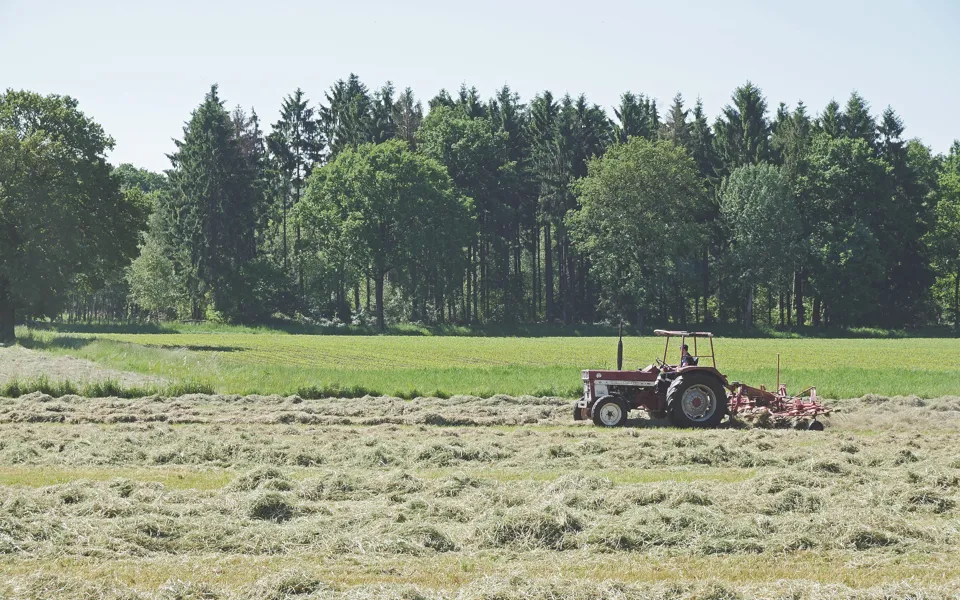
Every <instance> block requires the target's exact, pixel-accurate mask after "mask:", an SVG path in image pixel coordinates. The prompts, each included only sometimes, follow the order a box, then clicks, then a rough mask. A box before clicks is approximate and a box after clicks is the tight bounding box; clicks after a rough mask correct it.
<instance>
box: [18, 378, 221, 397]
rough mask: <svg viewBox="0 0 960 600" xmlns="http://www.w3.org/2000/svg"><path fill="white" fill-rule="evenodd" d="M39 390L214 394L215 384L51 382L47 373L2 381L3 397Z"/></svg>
mask: <svg viewBox="0 0 960 600" xmlns="http://www.w3.org/2000/svg"><path fill="white" fill-rule="evenodd" d="M34 392H40V393H42V394H47V395H48V396H53V397H56V398H59V397H61V396H68V395H76V396H86V397H88V398H143V397H144V396H153V395H161V396H183V395H185V394H213V393H214V389H213V386H211V385H209V384H206V383H200V382H197V381H187V382H177V383H171V384H168V385H161V386H125V385H122V384H120V383H119V382H117V381H115V380H113V379H102V380H97V381H92V382H88V383H73V382H71V381H67V380H63V379H61V380H58V381H52V380H50V378H48V377H47V376H45V375H40V376H39V377H36V378H34V379H26V380H23V381H21V380H19V379H16V378H14V379H11V380H10V381H8V382H6V383H4V384H0V396H2V397H6V398H19V397H20V396H26V395H27V394H32V393H34Z"/></svg>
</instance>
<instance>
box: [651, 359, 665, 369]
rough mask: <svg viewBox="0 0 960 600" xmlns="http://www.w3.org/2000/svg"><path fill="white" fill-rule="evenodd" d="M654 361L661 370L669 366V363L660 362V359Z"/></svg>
mask: <svg viewBox="0 0 960 600" xmlns="http://www.w3.org/2000/svg"><path fill="white" fill-rule="evenodd" d="M653 360H654V362H655V363H656V365H657V366H658V367H660V368H661V369H663V368H665V367H666V366H667V363H665V362H664V361H662V360H660V359H659V358H655V359H653Z"/></svg>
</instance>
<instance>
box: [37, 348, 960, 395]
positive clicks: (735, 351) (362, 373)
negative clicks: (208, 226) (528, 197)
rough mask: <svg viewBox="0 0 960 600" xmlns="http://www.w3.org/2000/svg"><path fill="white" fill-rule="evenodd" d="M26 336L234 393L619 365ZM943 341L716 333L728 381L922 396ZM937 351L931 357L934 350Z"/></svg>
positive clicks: (478, 382) (451, 382) (433, 391)
mask: <svg viewBox="0 0 960 600" xmlns="http://www.w3.org/2000/svg"><path fill="white" fill-rule="evenodd" d="M22 341H23V343H24V345H26V346H28V347H33V348H36V349H39V350H43V351H46V352H51V353H54V354H61V355H71V356H77V357H80V358H85V359H88V360H91V361H94V362H96V363H99V364H103V365H105V366H109V367H111V368H115V369H119V370H125V371H135V372H138V373H144V374H150V375H157V376H160V377H163V378H165V379H168V380H171V381H184V380H187V381H188V382H198V383H200V384H202V385H204V386H207V389H212V390H215V391H216V392H219V393H231V394H271V393H278V394H284V395H289V394H299V395H300V396H302V397H307V398H317V397H326V396H337V397H361V396H365V395H375V396H376V395H392V396H397V397H401V398H414V397H418V396H435V397H446V396H452V395H456V394H468V395H473V396H481V397H490V396H492V395H495V394H500V393H503V394H510V395H514V396H519V395H534V396H563V397H575V396H577V395H579V393H580V387H581V382H580V373H579V371H580V369H582V368H611V367H613V357H614V352H613V351H614V350H615V348H616V341H615V340H612V339H604V338H537V339H518V338H455V337H446V338H442V337H436V338H415V337H344V336H336V337H325V336H297V335H267V334H256V335H253V334H245V333H235V334H216V333H210V334H162V335H147V334H140V335H126V334H100V335H97V336H92V335H88V334H73V335H54V334H52V333H50V332H36V333H34V334H32V335H31V336H26V337H24V338H23V340H22ZM955 344H956V342H954V341H952V340H945V339H893V340H737V339H720V340H717V342H716V349H717V354H718V366H719V367H720V369H721V370H722V371H724V372H725V373H727V374H728V376H729V377H730V378H731V379H732V380H739V381H745V382H748V383H751V384H753V385H759V384H766V385H767V386H769V387H772V386H773V385H774V383H775V382H776V380H777V372H776V355H777V354H778V353H780V354H781V355H782V359H783V360H782V362H783V369H782V372H781V377H780V379H781V381H783V382H786V383H787V384H788V385H789V388H790V389H791V390H794V391H799V390H800V389H803V388H805V387H808V386H811V385H815V386H817V388H818V391H819V392H820V394H821V395H822V396H826V397H831V398H850V397H859V396H863V395H865V394H869V393H878V394H883V395H889V396H894V395H917V396H920V397H925V398H933V397H941V396H949V395H960V353H957V352H955V348H954V347H953V346H955ZM626 347H627V348H626V350H627V352H626V354H627V360H626V363H625V366H626V367H627V368H636V367H639V366H643V365H644V364H646V362H649V361H651V360H653V358H655V357H658V356H662V353H663V340H662V339H657V338H638V339H631V340H628V341H627V342H626ZM931 357H936V359H935V360H931Z"/></svg>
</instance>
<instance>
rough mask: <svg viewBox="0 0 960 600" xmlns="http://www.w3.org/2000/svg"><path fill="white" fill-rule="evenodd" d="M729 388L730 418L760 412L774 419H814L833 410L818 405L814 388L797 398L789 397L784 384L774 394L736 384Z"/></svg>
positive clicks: (808, 389) (806, 390)
mask: <svg viewBox="0 0 960 600" xmlns="http://www.w3.org/2000/svg"><path fill="white" fill-rule="evenodd" d="M731 387H732V388H733V391H732V392H731V393H730V395H729V396H728V397H727V409H728V410H729V411H730V415H731V416H736V415H737V414H741V413H742V414H749V413H752V412H758V411H761V410H762V411H766V412H769V413H770V415H771V416H774V417H806V418H810V419H815V418H816V417H819V416H820V415H828V414H830V413H831V412H832V410H833V409H831V408H828V407H826V406H824V405H822V404H820V401H819V400H818V399H817V388H815V387H811V388H807V389H805V390H803V391H802V392H800V395H798V396H791V395H789V394H788V393H787V386H786V385H785V384H780V387H779V388H778V389H777V393H776V394H774V393H772V392H768V391H767V390H765V389H763V388H762V387H761V388H760V389H757V388H753V387H750V386H749V385H744V384H742V383H737V382H734V383H733V385H732V386H731Z"/></svg>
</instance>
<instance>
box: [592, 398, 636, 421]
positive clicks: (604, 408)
mask: <svg viewBox="0 0 960 600" xmlns="http://www.w3.org/2000/svg"><path fill="white" fill-rule="evenodd" d="M628 412H629V409H627V403H626V402H624V401H623V398H618V397H616V396H607V397H605V398H600V399H599V400H597V403H596V404H594V405H593V424H594V425H598V426H600V427H620V426H621V425H623V424H624V423H626V422H627V413H628Z"/></svg>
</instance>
